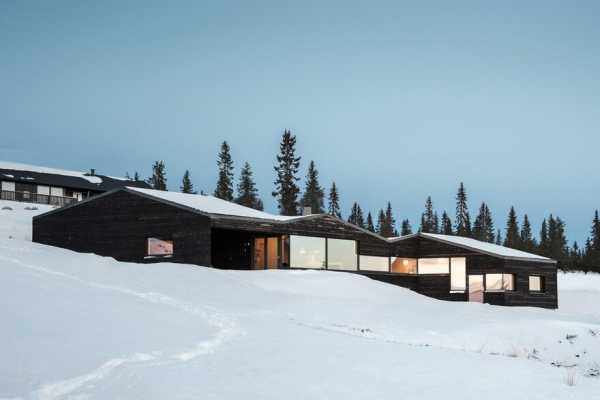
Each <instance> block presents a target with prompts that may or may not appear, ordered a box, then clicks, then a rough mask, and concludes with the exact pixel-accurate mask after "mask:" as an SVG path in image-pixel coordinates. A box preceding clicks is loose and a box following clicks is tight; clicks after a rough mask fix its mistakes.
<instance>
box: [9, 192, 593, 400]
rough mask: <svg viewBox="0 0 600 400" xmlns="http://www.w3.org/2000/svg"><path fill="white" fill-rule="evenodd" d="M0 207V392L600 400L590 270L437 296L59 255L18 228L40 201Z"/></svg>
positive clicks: (360, 280)
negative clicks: (550, 290) (509, 297)
mask: <svg viewBox="0 0 600 400" xmlns="http://www.w3.org/2000/svg"><path fill="white" fill-rule="evenodd" d="M6 203H7V202H0V209H1V208H2V206H4V205H5V204H6ZM22 206H24V205H22ZM11 208H13V209H12V210H0V293H1V294H0V300H1V301H0V318H1V320H2V329H0V355H2V356H1V357H0V398H7V399H14V398H22V399H116V398H125V399H240V398H252V399H277V400H280V399H366V398H369V399H436V400H439V399H464V398H467V399H469V398H485V399H506V398H510V397H514V398H518V399H524V398H526V399H562V398H564V399H576V398H586V399H596V398H600V377H598V376H597V375H598V374H599V368H600V310H599V308H598V304H600V277H598V276H590V275H588V276H584V275H583V274H581V275H579V274H569V275H561V276H560V278H559V280H560V282H559V283H560V293H559V296H560V297H559V301H560V307H561V308H560V309H559V310H557V311H552V310H542V309H535V308H508V307H495V306H489V305H482V304H469V303H451V302H444V301H439V300H434V299H430V298H427V297H424V296H421V295H419V294H416V293H414V292H411V291H409V290H406V289H403V288H399V287H395V286H392V285H387V284H384V283H381V282H376V281H373V280H370V279H368V278H366V277H362V276H358V275H353V274H348V273H343V272H330V271H281V270H280V271H277V270H269V271H222V270H215V269H211V268H203V267H197V266H192V265H182V264H170V263H162V264H133V263H122V262H117V261H115V260H113V259H111V258H106V257H99V256H96V255H91V254H79V253H74V252H71V251H68V250H64V249H58V248H53V247H49V246H43V245H39V244H35V243H31V242H30V241H28V240H24V239H23V238H24V237H27V235H28V233H27V232H28V230H29V235H30V229H31V228H30V226H28V225H27V222H26V221H27V216H29V217H30V216H31V214H35V213H36V212H40V210H25V209H24V207H22V208H19V207H17V206H15V205H14V204H12V205H11ZM24 221H25V222H24ZM29 224H30V222H29ZM15 232H20V233H19V235H18V236H19V237H16V236H14V233H15ZM10 233H12V234H11V236H13V237H14V238H13V239H9V238H8V235H9V234H10Z"/></svg>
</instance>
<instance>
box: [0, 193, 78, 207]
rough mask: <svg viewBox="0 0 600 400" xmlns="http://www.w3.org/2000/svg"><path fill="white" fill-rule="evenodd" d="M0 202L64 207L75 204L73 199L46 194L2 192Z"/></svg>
mask: <svg viewBox="0 0 600 400" xmlns="http://www.w3.org/2000/svg"><path fill="white" fill-rule="evenodd" d="M0 200H12V201H23V202H27V203H37V204H50V205H53V206H59V207H62V206H66V205H68V204H71V203H75V202H76V201H77V199H76V198H75V197H64V196H52V195H47V194H39V193H31V192H10V191H7V190H2V191H1V192H0Z"/></svg>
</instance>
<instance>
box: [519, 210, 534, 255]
mask: <svg viewBox="0 0 600 400" xmlns="http://www.w3.org/2000/svg"><path fill="white" fill-rule="evenodd" d="M520 248H521V250H524V251H528V252H533V251H535V248H536V243H535V239H534V238H533V232H532V230H531V224H530V223H529V217H527V214H525V215H524V216H523V226H522V227H521V237H520Z"/></svg>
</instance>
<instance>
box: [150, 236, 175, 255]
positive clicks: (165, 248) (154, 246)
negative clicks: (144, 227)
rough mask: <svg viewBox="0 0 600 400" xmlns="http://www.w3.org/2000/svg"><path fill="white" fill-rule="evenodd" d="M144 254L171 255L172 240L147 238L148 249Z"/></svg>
mask: <svg viewBox="0 0 600 400" xmlns="http://www.w3.org/2000/svg"><path fill="white" fill-rule="evenodd" d="M146 254H147V255H148V256H155V257H169V256H172V255H173V241H172V240H161V239H157V238H148V249H147V252H146Z"/></svg>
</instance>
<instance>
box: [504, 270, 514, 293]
mask: <svg viewBox="0 0 600 400" xmlns="http://www.w3.org/2000/svg"><path fill="white" fill-rule="evenodd" d="M502 286H503V288H504V290H509V291H512V290H515V276H514V275H513V274H504V275H503V285H502Z"/></svg>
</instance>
